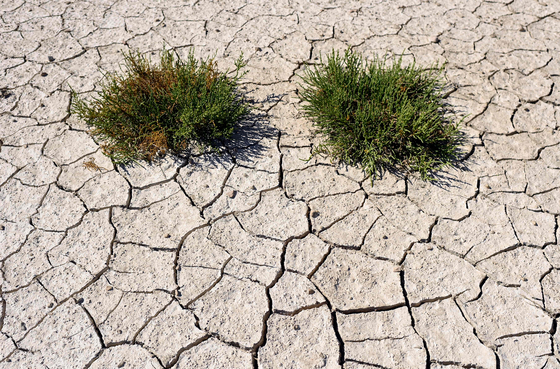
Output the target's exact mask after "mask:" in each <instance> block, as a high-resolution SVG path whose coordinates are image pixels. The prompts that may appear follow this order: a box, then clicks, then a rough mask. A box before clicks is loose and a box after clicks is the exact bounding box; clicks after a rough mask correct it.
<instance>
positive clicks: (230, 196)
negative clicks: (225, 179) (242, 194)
mask: <svg viewBox="0 0 560 369" xmlns="http://www.w3.org/2000/svg"><path fill="white" fill-rule="evenodd" d="M236 194H237V191H235V190H231V191H229V192H228V194H227V196H228V197H229V198H230V199H233V198H234V197H235V195H236Z"/></svg>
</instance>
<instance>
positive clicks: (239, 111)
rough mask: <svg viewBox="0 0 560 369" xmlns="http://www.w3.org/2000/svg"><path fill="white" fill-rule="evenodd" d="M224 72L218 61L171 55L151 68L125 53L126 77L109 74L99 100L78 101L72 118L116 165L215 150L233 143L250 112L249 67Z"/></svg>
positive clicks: (240, 63) (165, 53) (166, 52)
mask: <svg viewBox="0 0 560 369" xmlns="http://www.w3.org/2000/svg"><path fill="white" fill-rule="evenodd" d="M235 66H236V70H235V74H234V75H233V76H232V77H230V76H228V72H226V73H220V72H218V71H217V69H216V62H215V61H214V60H212V59H209V60H200V61H198V60H196V59H195V58H194V55H193V53H192V51H191V53H190V54H189V56H188V59H187V60H186V61H185V62H184V61H182V60H181V59H179V58H176V57H174V55H173V53H172V52H171V51H170V50H164V51H163V52H162V53H161V62H160V64H159V65H158V66H152V65H151V64H150V63H149V61H148V59H147V58H146V57H144V56H142V55H140V54H139V53H132V52H131V53H128V54H125V61H124V68H123V69H124V70H123V72H124V73H121V74H119V73H107V74H106V75H105V80H104V84H103V86H102V91H101V93H100V94H99V96H98V97H97V98H95V99H93V100H92V101H91V102H90V103H87V102H86V101H84V100H83V99H80V98H79V97H78V96H77V95H76V94H74V96H73V101H72V113H73V114H76V115H77V116H78V117H79V118H81V119H83V120H85V122H86V123H87V124H88V125H89V126H90V127H92V130H91V134H92V135H93V136H94V137H96V138H99V139H100V140H101V142H102V148H103V151H104V153H105V154H106V155H108V156H109V157H110V158H111V159H113V161H114V162H115V163H116V164H126V163H129V162H131V161H138V160H142V159H145V160H152V159H154V158H155V157H156V156H157V155H160V154H164V153H166V152H167V151H171V152H180V151H182V150H185V149H186V148H187V147H189V146H190V145H191V144H199V145H202V146H212V145H213V144H214V143H215V142H216V140H219V139H222V138H229V137H230V136H231V134H232V132H233V129H234V126H235V123H236V122H237V121H238V120H239V119H241V118H242V117H244V116H246V115H247V114H248V113H249V107H248V105H247V104H245V103H243V101H242V99H241V96H240V95H239V93H238V90H237V82H238V81H239V78H241V76H240V75H239V70H240V69H241V68H242V67H243V66H244V63H243V60H242V58H240V59H238V60H237V62H236V64H235Z"/></svg>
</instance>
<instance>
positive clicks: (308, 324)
mask: <svg viewBox="0 0 560 369" xmlns="http://www.w3.org/2000/svg"><path fill="white" fill-rule="evenodd" d="M559 12H560V2H559V1H558V0H548V1H547V0H542V1H535V0H513V1H509V0H505V1H502V0H498V1H479V0H451V1H449V0H437V1H436V0H434V1H424V2H423V1H420V0H399V1H390V0H386V1H375V0H372V1H304V0H299V1H291V0H273V1H248V2H245V1H241V0H231V1H218V0H216V1H210V0H205V1H203V0H201V1H188V0H187V1H179V0H165V1H157V0H139V1H132V0H131V1H126V0H125V1H120V0H117V1H105V0H98V1H93V0H92V1H91V2H86V1H45V2H42V1H40V0H32V1H24V0H1V1H0V71H1V75H0V87H1V90H0V112H1V115H0V139H1V141H0V272H1V273H0V368H11V369H13V368H50V369H53V368H162V367H165V368H170V367H171V368H177V369H179V368H181V369H183V368H301V369H308V368H344V369H367V368H391V369H393V368H394V369H397V368H402V369H414V368H422V369H424V368H431V369H457V368H485V369H486V368H501V369H506V368H521V369H531V368H535V369H542V368H546V369H558V368H560V362H559V361H558V359H559V358H560V355H559V350H560V333H558V331H557V325H558V322H557V321H558V316H559V313H560V249H559V245H558V238H559V236H560V232H558V215H559V214H560V149H559V144H560V130H559V128H560V13H559ZM164 46H166V47H168V48H169V47H172V48H174V49H175V50H176V51H177V52H178V53H179V54H180V55H183V56H184V55H186V54H187V53H188V50H189V48H190V47H191V46H194V47H195V51H196V53H197V55H198V56H203V57H208V56H214V55H215V57H216V59H217V60H218V63H219V64H218V65H219V67H220V68H221V69H223V70H225V69H226V68H227V67H228V66H229V67H231V66H233V62H234V60H235V59H236V58H237V57H238V56H239V54H240V53H241V52H243V53H244V56H245V57H246V58H248V59H249V65H248V67H247V70H248V74H247V75H246V76H245V79H244V87H245V89H246V91H247V94H248V96H249V97H250V98H251V99H252V103H253V106H254V108H255V110H254V115H253V116H252V117H251V119H249V120H248V121H246V122H244V123H243V124H242V126H241V127H240V128H239V129H238V131H237V133H236V137H235V138H234V140H232V141H230V142H229V143H228V145H227V150H226V153H224V154H223V155H221V156H218V155H215V154H208V153H203V154H199V155H191V156H190V157H188V158H184V159H177V158H173V157H166V158H164V159H163V160H161V161H160V162H158V163H157V164H156V165H147V164H143V165H135V166H131V167H126V168H123V167H117V168H115V167H114V166H113V165H112V163H111V162H110V161H109V160H108V159H107V158H106V157H104V156H103V154H102V152H101V150H100V148H99V145H98V144H97V143H96V142H94V141H93V140H92V139H91V138H90V136H89V135H88V134H87V127H85V126H84V125H83V123H82V122H80V121H78V120H76V119H75V118H74V117H73V116H71V115H70V113H69V105H70V89H71V88H72V89H74V90H75V91H76V92H78V93H84V94H88V93H91V92H92V91H94V90H96V89H97V90H99V81H100V79H101V77H102V75H103V72H104V71H107V70H115V69H117V68H118V66H119V63H120V62H121V61H122V59H123V58H122V53H121V52H122V51H126V50H129V49H134V50H140V51H141V52H147V53H152V52H153V55H154V56H156V57H157V53H158V51H159V50H161V49H162V48H163V47H164ZM347 47H352V48H353V49H354V50H357V51H360V52H362V53H363V54H364V55H366V56H368V57H369V56H373V55H374V54H375V53H378V54H379V53H380V54H385V53H397V54H400V53H401V52H403V51H404V60H405V62H410V61H412V60H413V59H414V60H416V62H417V63H418V64H420V65H425V66H430V65H432V64H433V63H434V62H436V61H437V62H440V63H441V62H446V63H447V66H446V76H447V79H448V81H449V82H450V84H451V87H452V88H453V93H452V94H451V95H450V97H449V102H450V103H451V104H452V105H453V106H454V107H455V108H456V109H457V110H458V113H459V114H460V115H466V114H468V116H467V118H466V119H465V122H466V124H464V125H463V128H462V130H463V132H464V133H465V137H467V142H466V144H465V146H464V147H463V154H462V157H463V160H462V162H461V163H460V165H458V166H457V167H455V168H451V169H449V170H448V171H447V172H444V173H440V175H441V177H442V178H441V180H440V181H439V182H438V183H436V184H430V183H426V182H422V181H420V180H419V179H418V178H416V177H415V176H405V177H398V176H394V175H390V174H388V175H386V176H385V177H384V178H383V179H382V180H377V181H375V182H374V183H373V186H372V184H371V181H370V180H369V179H366V178H365V177H364V174H363V173H362V172H361V171H360V170H358V169H357V168H351V167H345V166H342V165H337V164H333V163H331V162H330V161H329V160H328V158H322V157H316V158H313V159H312V160H310V161H305V160H302V159H307V158H309V155H310V152H311V150H312V148H313V145H314V144H315V143H316V141H315V139H314V138H313V136H312V134H311V133H312V126H311V123H310V122H309V121H308V120H306V119H304V118H303V117H302V115H301V113H299V111H298V106H299V99H298V98H297V87H298V84H297V83H298V81H299V77H298V74H301V72H302V71H303V68H305V63H307V62H317V61H318V60H319V56H320V55H321V54H323V55H324V54H325V53H327V52H329V51H330V50H332V49H336V50H343V49H345V48H347ZM149 55H152V54H149Z"/></svg>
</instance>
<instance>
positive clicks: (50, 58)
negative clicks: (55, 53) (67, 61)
mask: <svg viewBox="0 0 560 369" xmlns="http://www.w3.org/2000/svg"><path fill="white" fill-rule="evenodd" d="M48 59H49V61H50V62H51V63H52V62H53V61H54V58H53V57H52V56H50V55H49V57H48Z"/></svg>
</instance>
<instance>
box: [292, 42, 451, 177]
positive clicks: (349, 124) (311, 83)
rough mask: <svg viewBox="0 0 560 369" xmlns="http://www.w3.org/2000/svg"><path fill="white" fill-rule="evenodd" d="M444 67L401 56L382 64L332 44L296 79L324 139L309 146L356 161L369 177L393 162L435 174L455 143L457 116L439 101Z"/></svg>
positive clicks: (308, 112) (423, 173)
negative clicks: (322, 57)
mask: <svg viewBox="0 0 560 369" xmlns="http://www.w3.org/2000/svg"><path fill="white" fill-rule="evenodd" d="M442 71H443V68H440V67H437V66H436V67H435V68H433V69H429V70H425V69H420V68H418V67H417V66H416V65H414V64H412V65H409V66H406V67H403V66H402V57H401V58H399V59H398V60H397V61H396V62H395V63H393V64H391V65H389V66H388V65H387V64H386V63H385V61H384V60H380V59H375V60H373V62H371V63H367V62H364V60H363V58H362V56H361V55H360V54H356V53H353V52H350V51H346V53H345V54H344V56H343V57H341V56H340V55H339V54H338V53H335V52H332V53H331V54H330V55H328V57H327V62H326V63H321V65H319V66H316V67H314V68H310V69H308V70H307V71H306V72H305V74H304V75H303V76H302V79H303V84H302V85H301V86H300V87H301V92H300V97H301V99H302V101H304V102H306V103H307V104H304V105H303V110H304V112H305V114H306V115H307V117H309V118H311V119H312V120H313V121H314V124H315V126H316V128H317V131H318V132H319V133H321V134H322V135H323V136H324V139H325V141H324V142H323V143H322V144H321V145H319V146H318V147H317V148H316V149H315V150H314V153H324V154H328V155H331V156H332V157H334V158H336V159H338V160H340V161H342V162H345V163H348V164H352V165H355V164H361V166H362V167H363V169H364V170H365V171H366V173H367V174H369V175H372V177H373V178H375V177H376V175H377V174H378V173H381V172H382V171H383V170H386V169H390V168H397V169H405V170H408V171H417V172H419V173H420V175H421V177H422V179H424V180H433V179H434V177H433V176H431V173H433V172H434V171H436V170H438V169H440V168H442V167H443V166H446V165H449V164H451V163H452V161H453V159H454V157H455V156H456V152H457V147H458V144H459V130H458V124H454V123H453V122H452V121H451V113H450V111H449V110H448V109H446V108H445V105H444V104H443V98H444V96H443V93H442V89H443V82H442V78H441V73H442Z"/></svg>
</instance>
